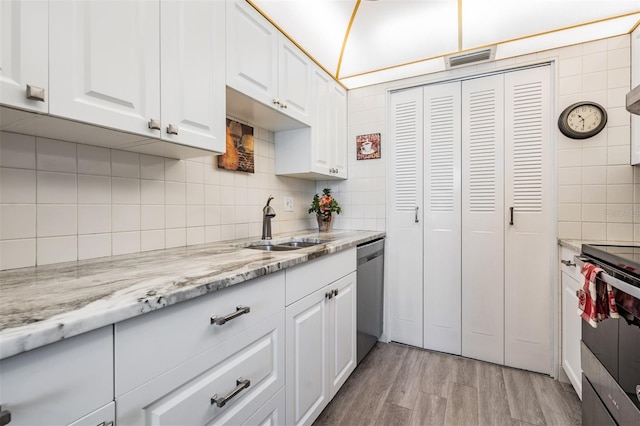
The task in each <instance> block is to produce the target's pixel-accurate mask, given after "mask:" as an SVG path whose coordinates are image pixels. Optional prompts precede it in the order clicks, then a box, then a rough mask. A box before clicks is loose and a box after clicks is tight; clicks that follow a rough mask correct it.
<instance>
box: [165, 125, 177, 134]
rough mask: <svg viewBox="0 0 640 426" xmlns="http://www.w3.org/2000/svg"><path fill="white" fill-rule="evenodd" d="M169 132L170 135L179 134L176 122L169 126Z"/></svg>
mask: <svg viewBox="0 0 640 426" xmlns="http://www.w3.org/2000/svg"><path fill="white" fill-rule="evenodd" d="M167 133H168V134H170V135H177V134H178V126H176V125H175V124H169V125H168V126H167Z"/></svg>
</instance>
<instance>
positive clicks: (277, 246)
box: [247, 239, 327, 251]
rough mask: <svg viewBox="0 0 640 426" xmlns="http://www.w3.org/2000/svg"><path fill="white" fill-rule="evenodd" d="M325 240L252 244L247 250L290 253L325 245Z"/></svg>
mask: <svg viewBox="0 0 640 426" xmlns="http://www.w3.org/2000/svg"><path fill="white" fill-rule="evenodd" d="M326 242H327V240H319V239H316V240H307V241H304V240H295V239H293V240H290V241H282V242H269V243H266V244H252V245H250V246H248V247H247V248H250V249H254V250H264V251H290V250H299V249H302V248H306V247H313V246H317V245H318V244H323V243H326Z"/></svg>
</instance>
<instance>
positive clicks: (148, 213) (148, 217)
mask: <svg viewBox="0 0 640 426" xmlns="http://www.w3.org/2000/svg"><path fill="white" fill-rule="evenodd" d="M140 207H141V210H140V229H142V230H151V229H154V230H157V229H164V227H165V226H164V216H165V206H164V204H161V205H145V204H143V205H142V206H140Z"/></svg>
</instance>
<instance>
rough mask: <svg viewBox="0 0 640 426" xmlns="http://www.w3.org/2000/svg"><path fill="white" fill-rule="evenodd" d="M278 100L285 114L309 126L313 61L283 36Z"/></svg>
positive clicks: (280, 46) (280, 45)
mask: <svg viewBox="0 0 640 426" xmlns="http://www.w3.org/2000/svg"><path fill="white" fill-rule="evenodd" d="M278 98H279V100H280V107H281V108H282V109H283V112H285V113H286V114H287V115H289V116H291V117H293V118H295V119H296V120H298V121H300V122H302V123H306V124H309V122H310V113H309V109H310V108H309V107H310V104H311V60H310V59H309V58H308V57H307V56H306V55H305V54H304V53H302V51H300V49H298V48H297V47H296V46H295V45H294V44H293V43H291V42H290V41H289V40H287V38H286V37H284V36H283V35H280V37H279V46H278Z"/></svg>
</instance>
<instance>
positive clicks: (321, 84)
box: [311, 69, 333, 175]
mask: <svg viewBox="0 0 640 426" xmlns="http://www.w3.org/2000/svg"><path fill="white" fill-rule="evenodd" d="M330 86H331V78H330V77H329V76H328V75H327V73H325V72H324V71H322V70H321V69H314V71H313V78H312V88H313V90H312V93H313V96H312V98H313V120H312V123H311V143H312V156H313V157H312V163H313V164H312V168H313V171H314V172H316V173H322V174H325V175H329V174H330V173H329V169H330V168H332V167H333V165H331V156H332V154H331V149H330V144H329V135H330V132H331V128H330V127H329V114H330V110H329V99H330V91H329V89H330Z"/></svg>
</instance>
